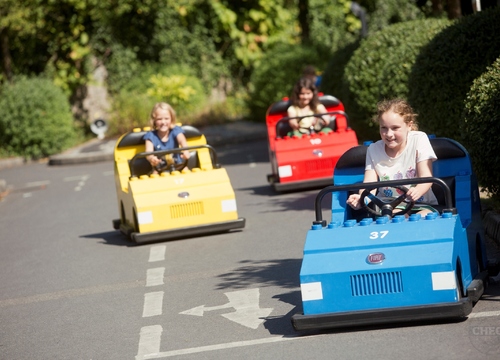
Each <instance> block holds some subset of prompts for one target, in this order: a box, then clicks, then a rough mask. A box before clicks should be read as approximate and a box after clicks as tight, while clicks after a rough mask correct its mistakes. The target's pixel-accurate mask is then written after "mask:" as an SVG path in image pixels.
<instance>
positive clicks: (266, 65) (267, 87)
mask: <svg viewBox="0 0 500 360" xmlns="http://www.w3.org/2000/svg"><path fill="white" fill-rule="evenodd" d="M327 61H328V57H326V56H324V55H323V56H321V55H320V52H319V51H318V50H317V49H315V48H312V47H308V46H302V45H288V44H281V45H279V46H276V47H275V48H273V49H272V50H269V51H268V52H266V55H265V57H264V58H263V59H262V61H261V64H260V66H259V67H257V68H256V69H255V70H254V72H253V73H252V77H251V79H250V81H251V85H252V88H251V90H250V92H249V100H248V101H249V103H248V107H249V111H250V114H251V117H252V118H253V119H255V120H258V121H265V115H266V111H267V109H268V107H269V106H270V105H271V104H272V103H274V102H276V101H279V100H281V99H282V98H283V97H288V96H290V94H291V91H292V88H293V85H294V84H295V82H296V81H297V80H298V79H299V78H300V76H301V74H302V72H303V70H304V67H305V66H307V65H313V66H314V67H316V68H317V69H323V68H324V67H325V65H326V63H327Z"/></svg>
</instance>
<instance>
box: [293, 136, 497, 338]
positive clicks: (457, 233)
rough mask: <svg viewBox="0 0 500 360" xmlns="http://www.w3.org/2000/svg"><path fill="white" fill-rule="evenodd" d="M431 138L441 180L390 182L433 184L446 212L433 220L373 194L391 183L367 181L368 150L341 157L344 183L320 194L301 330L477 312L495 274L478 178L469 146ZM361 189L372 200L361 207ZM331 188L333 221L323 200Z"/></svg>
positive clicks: (305, 268) (298, 319) (296, 322)
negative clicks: (357, 202) (356, 195)
mask: <svg viewBox="0 0 500 360" xmlns="http://www.w3.org/2000/svg"><path fill="white" fill-rule="evenodd" d="M430 141H431V144H432V146H433V148H434V151H435V153H436V155H437V157H438V160H436V161H435V162H434V163H433V174H434V177H429V178H416V179H411V180H408V179H406V180H394V181H384V182H383V186H398V187H400V188H401V189H403V191H404V189H405V188H404V186H406V185H412V184H417V183H429V182H432V183H433V191H434V193H435V194H436V197H437V198H438V201H439V204H440V205H439V206H434V207H436V208H437V209H438V210H439V211H440V212H439V214H437V213H432V214H428V215H426V216H425V217H421V216H420V214H412V215H410V216H409V217H405V216H404V215H401V213H399V214H398V215H395V216H394V214H393V213H392V210H393V209H394V208H395V207H396V206H397V205H398V204H400V203H402V202H403V200H404V194H403V195H402V196H400V197H399V198H397V199H384V198H377V197H375V196H373V195H372V194H370V193H369V190H373V189H375V188H378V187H380V186H381V184H380V183H379V182H375V183H362V181H363V174H364V166H365V157H366V150H367V146H357V147H354V148H351V149H350V150H348V151H347V152H346V153H344V155H343V156H342V157H341V158H340V159H339V161H338V163H337V165H336V167H335V170H334V180H333V183H334V185H332V186H328V187H326V188H324V189H322V190H321V191H320V192H319V194H318V195H317V197H316V202H315V213H316V220H315V221H314V222H313V225H312V228H311V229H310V230H309V231H308V233H307V238H306V242H305V247H304V257H303V261H302V267H301V271H300V288H301V295H302V308H303V313H302V314H295V315H293V317H292V324H293V327H294V328H295V330H308V329H326V328H341V327H352V326H358V325H372V324H386V323H394V322H400V321H417V320H431V319H445V318H464V317H466V316H467V315H468V314H469V313H470V312H471V311H472V307H473V305H474V303H475V302H477V301H478V300H479V298H480V297H481V295H482V294H483V291H484V287H485V285H486V281H487V278H488V271H487V267H488V264H487V257H486V248H485V244H484V232H483V228H482V222H481V205H480V199H479V189H478V184H477V180H476V177H475V175H474V173H473V171H472V166H471V161H470V158H469V154H468V153H467V151H466V149H465V148H464V147H463V146H462V145H461V144H459V143H458V142H456V141H454V140H451V139H446V138H431V139H430ZM360 189H365V191H364V192H363V194H362V198H363V197H370V198H371V200H372V201H371V203H370V205H365V206H364V207H363V209H361V210H353V209H351V208H350V207H349V206H348V205H347V204H346V199H347V197H348V196H349V194H350V193H353V192H358V191H359V190H360ZM329 194H331V196H332V214H331V220H330V222H329V223H327V221H325V220H323V216H322V200H323V198H324V197H325V196H326V195H329ZM362 202H363V201H362ZM363 203H364V202H363ZM403 204H405V203H403ZM411 206H412V204H407V206H406V209H405V210H404V211H409V210H410V208H411Z"/></svg>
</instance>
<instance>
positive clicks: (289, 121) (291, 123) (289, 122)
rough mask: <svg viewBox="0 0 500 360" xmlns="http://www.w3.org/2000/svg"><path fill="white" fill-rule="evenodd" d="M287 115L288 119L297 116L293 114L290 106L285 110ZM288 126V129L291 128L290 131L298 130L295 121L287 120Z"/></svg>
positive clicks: (297, 124) (297, 123)
mask: <svg viewBox="0 0 500 360" xmlns="http://www.w3.org/2000/svg"><path fill="white" fill-rule="evenodd" d="M287 114H288V117H295V116H297V114H296V113H295V111H294V109H293V107H292V106H290V107H289V108H288V110H287ZM288 124H289V125H290V127H291V128H292V130H299V122H298V121H297V119H291V120H288Z"/></svg>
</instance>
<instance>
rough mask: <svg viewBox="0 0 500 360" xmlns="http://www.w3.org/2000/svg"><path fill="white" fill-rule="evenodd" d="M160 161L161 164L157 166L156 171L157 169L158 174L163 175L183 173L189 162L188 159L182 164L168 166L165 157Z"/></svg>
mask: <svg viewBox="0 0 500 360" xmlns="http://www.w3.org/2000/svg"><path fill="white" fill-rule="evenodd" d="M160 160H161V162H160V163H159V164H158V165H156V166H155V169H156V171H158V173H162V172H164V171H168V172H172V171H181V170H182V169H184V168H185V167H186V166H187V164H188V160H187V159H185V160H183V161H182V162H180V163H175V162H173V163H171V164H168V163H167V160H166V159H165V158H163V157H162V158H161V159H160Z"/></svg>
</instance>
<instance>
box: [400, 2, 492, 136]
mask: <svg viewBox="0 0 500 360" xmlns="http://www.w3.org/2000/svg"><path fill="white" fill-rule="evenodd" d="M499 18H500V7H496V8H494V9H488V10H485V11H481V12H479V13H476V14H474V15H469V16H466V17H464V18H462V19H460V20H458V21H455V22H454V23H453V25H452V26H450V27H448V28H446V29H445V30H443V31H442V32H441V33H439V34H438V35H437V36H436V37H435V38H434V39H433V40H432V41H431V42H430V43H429V44H428V45H427V46H425V47H424V48H423V49H422V50H421V52H420V54H419V56H418V57H417V59H416V62H415V65H414V67H413V69H412V72H411V74H410V78H409V89H410V92H409V96H408V99H409V101H410V103H411V104H412V105H413V106H414V108H415V110H416V111H417V112H418V113H419V114H420V121H421V124H423V125H425V128H426V130H427V131H428V132H432V133H434V134H436V135H437V136H446V137H450V138H454V139H456V140H458V141H461V139H462V138H463V135H464V134H463V133H462V132H461V130H460V129H461V124H462V123H463V121H464V119H463V111H464V100H465V98H466V96H467V93H468V91H469V89H470V87H471V85H472V82H473V81H474V79H475V78H477V77H478V76H480V75H481V74H482V73H483V72H484V71H485V70H486V68H487V66H489V65H491V64H492V63H493V61H495V59H496V58H498V56H500V37H499V36H498V35H497V34H499V33H500V21H498V19H499Z"/></svg>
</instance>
